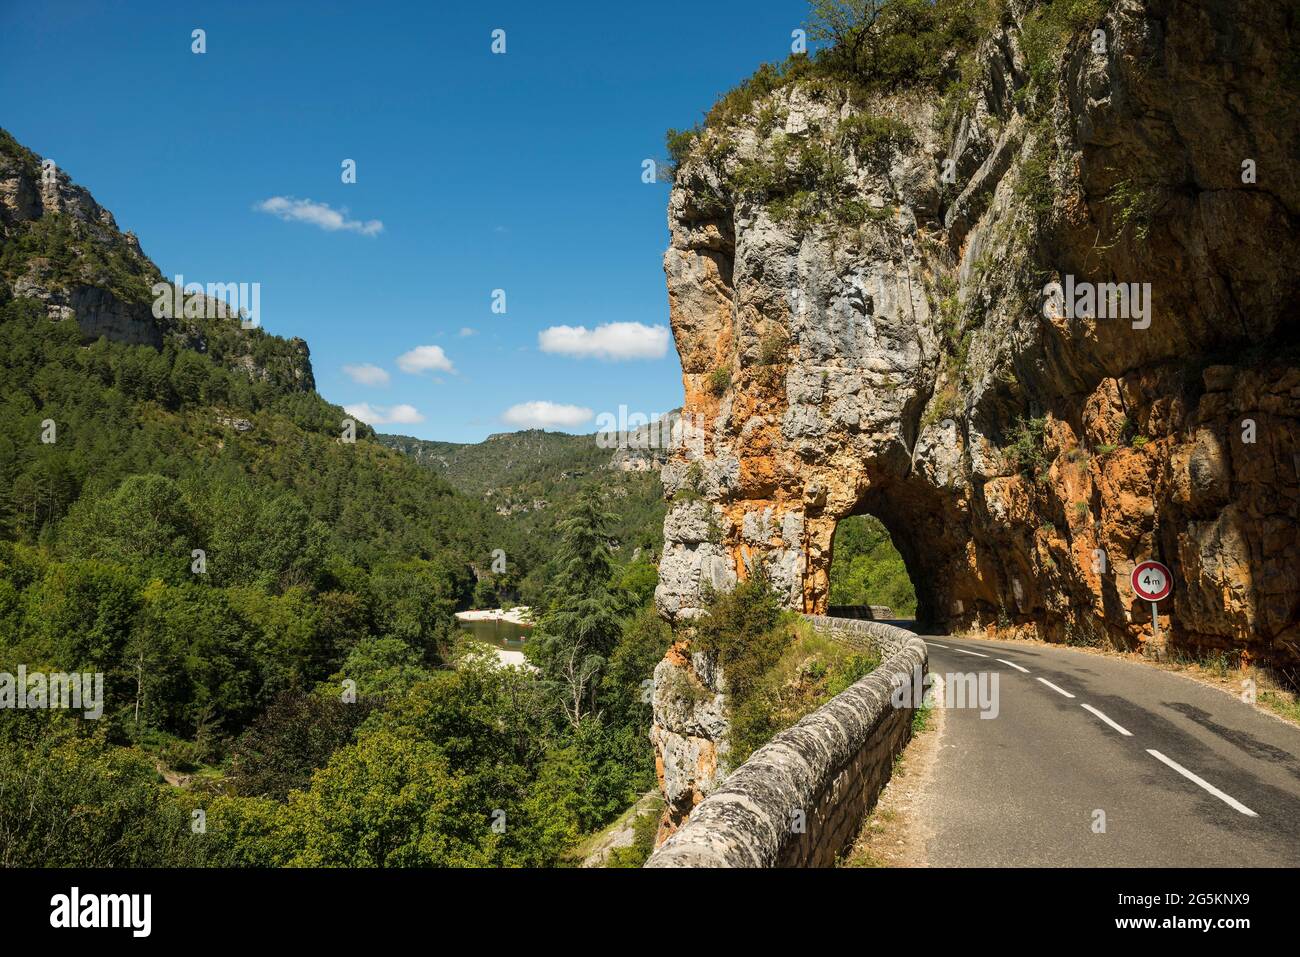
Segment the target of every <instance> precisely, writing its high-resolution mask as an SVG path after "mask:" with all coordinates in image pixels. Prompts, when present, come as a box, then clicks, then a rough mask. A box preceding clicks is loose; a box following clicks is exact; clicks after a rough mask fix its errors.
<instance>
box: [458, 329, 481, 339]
mask: <svg viewBox="0 0 1300 957" xmlns="http://www.w3.org/2000/svg"><path fill="white" fill-rule="evenodd" d="M477 333H478V330H477V329H471V328H470V327H469V326H461V327H460V337H461V338H462V339H464V338H466V337H467V336H472V335H475V334H477Z"/></svg>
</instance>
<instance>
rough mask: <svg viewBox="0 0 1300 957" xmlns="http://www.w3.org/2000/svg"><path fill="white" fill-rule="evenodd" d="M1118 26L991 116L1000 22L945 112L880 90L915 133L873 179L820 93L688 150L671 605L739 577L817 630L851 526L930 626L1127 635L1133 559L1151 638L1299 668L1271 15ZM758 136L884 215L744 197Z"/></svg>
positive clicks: (998, 87)
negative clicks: (1248, 172) (805, 213)
mask: <svg viewBox="0 0 1300 957" xmlns="http://www.w3.org/2000/svg"><path fill="white" fill-rule="evenodd" d="M1113 6H1115V7H1116V9H1115V10H1113V11H1112V12H1111V13H1110V14H1108V15H1107V16H1106V17H1105V18H1104V19H1103V20H1102V21H1101V23H1100V24H1099V25H1098V26H1099V28H1100V29H1102V30H1104V31H1105V35H1106V38H1107V41H1108V42H1107V43H1106V44H1105V50H1104V51H1100V52H1099V51H1097V50H1096V49H1094V48H1093V47H1092V46H1091V45H1090V44H1089V43H1088V42H1086V41H1087V33H1086V32H1084V33H1081V34H1080V36H1079V37H1078V38H1077V39H1076V40H1075V41H1074V43H1073V44H1072V45H1071V47H1070V49H1069V52H1068V53H1067V55H1066V56H1065V57H1064V58H1063V62H1062V64H1061V69H1060V71H1059V75H1058V76H1057V77H1056V80H1055V87H1054V89H1052V90H1049V91H1047V92H1046V93H1045V94H1043V95H1042V96H1041V97H1040V101H1039V105H1038V106H1037V107H1030V106H1026V105H1025V103H1024V102H1021V100H1018V99H1017V97H1016V96H1015V93H1016V90H1017V89H1019V88H1020V87H1022V86H1023V85H1024V83H1025V82H1026V69H1025V64H1024V62H1023V60H1022V59H1021V57H1020V54H1019V53H1018V52H1016V51H1018V50H1019V49H1020V46H1019V43H1018V29H1017V27H1015V26H1014V25H1013V26H1010V27H1008V28H1006V31H1005V33H1004V34H1001V35H999V36H994V37H990V38H989V40H988V42H987V44H986V46H985V47H984V49H983V50H982V51H981V54H982V60H981V62H986V63H987V64H989V66H988V70H987V72H986V73H985V75H984V77H983V79H982V85H980V86H979V89H978V90H977V93H976V96H975V97H974V99H973V103H974V105H973V106H972V107H970V108H969V109H968V110H967V111H966V112H965V113H959V114H958V116H957V118H956V120H952V121H949V122H946V123H944V122H940V121H939V120H938V118H937V116H936V113H937V110H938V103H937V100H938V98H937V97H936V96H932V95H928V94H924V93H920V92H911V93H907V94H900V95H898V96H896V97H895V98H893V99H889V100H881V101H879V102H878V103H877V104H876V106H875V112H877V113H880V114H887V115H891V116H893V117H895V118H897V119H899V120H901V121H902V122H904V123H906V124H907V126H908V127H909V129H910V130H911V132H912V139H913V142H912V143H911V144H908V145H905V146H900V147H895V148H893V149H892V151H891V152H890V153H889V155H888V156H887V157H885V158H884V159H883V160H882V159H881V158H880V157H879V156H877V157H874V158H862V157H859V156H857V155H856V154H855V153H854V152H853V150H852V149H851V148H848V147H844V146H842V142H843V139H842V138H840V137H837V135H836V131H837V130H838V129H839V125H840V124H841V123H843V121H844V119H845V118H846V117H849V116H851V115H853V114H854V113H855V112H856V111H857V110H858V107H855V106H851V105H849V104H848V103H847V102H846V101H844V100H843V99H837V98H836V96H835V95H834V94H829V95H827V94H826V93H825V92H824V91H822V92H820V93H818V94H817V95H816V96H814V95H813V94H812V93H810V92H809V91H807V90H806V89H803V90H801V89H798V88H795V89H793V90H791V89H786V90H783V91H781V92H778V93H777V94H775V95H774V96H773V97H771V98H770V99H769V100H768V101H766V102H765V103H760V104H756V106H755V111H756V112H757V111H758V110H759V109H760V108H763V107H764V106H767V107H770V108H771V110H772V111H774V113H775V116H776V121H775V123H771V124H759V123H758V122H757V121H756V120H755V121H753V122H748V123H742V124H741V125H740V126H738V127H735V128H731V129H729V130H726V131H721V132H719V131H710V132H708V133H706V137H705V140H704V141H703V143H702V144H701V146H700V147H699V148H697V149H696V151H695V154H694V156H693V158H692V159H690V160H689V161H688V162H686V163H685V164H684V165H683V166H682V168H681V169H680V170H679V173H678V177H677V181H676V185H675V187H674V190H673V193H672V198H671V201H670V209H669V225H670V229H671V232H672V241H671V245H670V248H669V249H668V251H667V254H666V255H665V262H664V268H665V273H666V276H667V282H668V291H669V301H670V306H671V315H672V325H673V331H674V335H675V338H676V342H677V348H678V351H679V353H680V355H681V360H682V369H683V374H684V375H683V378H684V384H685V392H686V404H685V412H686V413H688V414H691V415H694V416H696V417H697V421H702V422H703V423H704V424H705V428H704V437H703V442H702V445H701V447H699V448H695V449H690V450H682V451H680V452H678V453H677V455H676V457H675V459H674V460H673V461H672V462H671V463H670V464H669V465H668V466H667V467H666V468H665V470H664V481H665V487H666V490H667V493H668V495H669V496H670V497H671V498H673V500H674V503H675V504H674V505H673V507H672V508H671V509H670V513H669V515H668V518H667V520H666V522H665V552H664V558H663V561H662V563H661V579H660V585H659V589H658V591H657V594H656V598H657V602H658V605H659V608H660V610H661V612H662V613H663V614H664V615H665V616H666V617H668V618H670V619H671V620H675V621H681V620H689V619H690V618H691V617H693V616H695V615H696V614H698V613H699V609H700V604H701V592H702V589H703V587H704V585H705V584H708V585H711V586H712V587H715V588H716V587H727V586H728V585H729V584H730V583H731V582H733V581H735V580H736V579H737V578H738V577H744V576H745V575H746V574H748V572H749V569H750V568H751V567H752V563H753V561H754V560H755V559H757V558H760V557H761V558H762V560H764V561H765V562H766V564H767V567H768V570H769V572H770V574H771V577H772V580H773V581H774V582H775V584H776V586H777V587H778V588H779V589H781V590H782V593H783V594H784V595H785V597H786V599H787V601H788V603H789V604H790V605H791V607H797V608H802V609H803V610H806V611H812V612H822V611H824V610H825V608H826V604H827V596H828V571H829V567H830V562H831V539H832V535H833V533H834V529H835V525H836V523H837V522H838V521H839V520H840V519H841V518H843V517H845V516H847V515H850V514H855V513H859V512H864V511H868V512H871V513H873V514H875V515H877V516H878V517H879V518H880V519H881V520H882V521H883V522H884V523H885V525H886V526H887V527H888V528H889V530H890V533H891V535H892V537H893V539H894V542H895V544H896V545H897V546H898V548H899V550H900V552H901V553H902V555H903V558H904V560H905V561H906V562H907V565H908V568H909V571H910V573H911V575H912V578H913V582H914V584H915V585H916V589H917V593H918V599H919V603H920V614H921V615H922V616H923V617H925V618H928V619H929V620H930V621H932V622H933V623H934V625H935V627H937V628H947V629H952V630H959V629H969V628H982V629H985V630H987V631H989V632H992V633H997V634H1001V635H1024V636H1031V635H1032V636H1036V637H1041V638H1046V639H1049V640H1056V641H1074V642H1087V643H1107V644H1112V645H1116V646H1121V647H1130V648H1131V647H1138V646H1140V645H1142V644H1143V643H1145V642H1148V641H1150V640H1151V638H1152V628H1151V620H1150V619H1151V615H1150V606H1149V605H1147V604H1145V603H1142V602H1139V601H1136V600H1135V597H1134V595H1133V594H1132V591H1131V588H1130V586H1129V573H1130V571H1131V570H1132V568H1133V566H1134V564H1135V563H1136V562H1138V561H1140V560H1142V559H1145V558H1157V559H1159V560H1161V561H1163V562H1164V563H1165V564H1166V565H1168V566H1169V567H1170V568H1171V569H1172V571H1173V575H1174V592H1173V596H1172V598H1171V599H1170V600H1168V601H1166V602H1164V603H1163V604H1162V606H1161V614H1162V621H1161V625H1162V627H1161V631H1162V636H1161V637H1162V641H1163V643H1165V644H1167V645H1168V646H1170V647H1173V648H1176V649H1179V650H1181V651H1185V652H1188V653H1197V652H1217V651H1220V650H1229V651H1232V652H1233V653H1240V654H1242V655H1245V656H1250V657H1252V658H1259V659H1267V660H1271V661H1275V662H1279V663H1289V664H1291V665H1294V664H1296V663H1297V662H1298V661H1300V624H1298V623H1297V622H1298V619H1300V575H1298V573H1297V571H1296V567H1295V566H1296V559H1297V556H1300V542H1297V524H1298V523H1297V516H1298V514H1300V512H1298V510H1300V370H1298V369H1297V365H1296V358H1295V357H1296V351H1295V348H1296V347H1295V343H1296V340H1297V329H1298V323H1297V306H1296V301H1297V296H1298V295H1300V282H1298V280H1297V269H1296V265H1295V264H1296V263H1297V261H1300V248H1298V246H1300V243H1298V242H1297V234H1296V229H1295V223H1296V222H1297V219H1296V217H1297V214H1298V213H1300V179H1298V175H1300V174H1298V173H1297V164H1296V163H1295V157H1296V156H1297V155H1300V134H1298V131H1297V124H1298V122H1300V121H1298V120H1297V117H1300V99H1298V97H1297V91H1296V88H1295V87H1294V85H1290V86H1288V85H1285V84H1283V82H1282V81H1281V80H1280V79H1277V78H1279V77H1281V76H1283V74H1284V72H1285V64H1287V63H1289V62H1291V59H1292V53H1291V52H1290V50H1289V46H1288V44H1289V41H1288V39H1287V32H1286V28H1285V24H1284V22H1283V20H1282V19H1281V18H1282V17H1283V16H1284V15H1283V14H1282V13H1279V10H1278V7H1277V5H1276V4H1272V3H1267V2H1264V0H1249V2H1242V3H1232V4H1229V3H1221V2H1216V0H1196V2H1192V3H1181V2H1180V3H1175V2H1173V0H1167V2H1165V0H1147V2H1130V3H1124V4H1119V5H1113ZM780 138H784V141H783V142H784V144H785V147H788V145H789V143H791V142H794V143H797V144H802V143H808V142H818V143H820V145H821V147H822V148H824V149H828V150H830V149H839V150H840V151H841V154H840V156H839V159H840V160H842V161H843V163H844V180H845V182H846V184H847V185H846V190H847V191H848V193H849V194H851V195H852V196H854V197H856V199H857V201H859V202H860V203H861V204H862V205H863V206H864V207H865V208H867V209H868V210H875V211H876V212H874V213H871V214H869V215H866V216H865V217H859V218H858V220H857V221H855V222H845V221H844V220H843V218H841V217H838V216H837V215H836V214H835V213H834V212H833V211H832V213H831V215H828V216H824V217H822V218H821V219H820V221H807V220H804V221H801V220H800V219H799V218H798V217H793V218H791V217H789V216H787V217H785V218H782V216H781V215H779V213H780V210H779V209H778V206H779V202H778V201H777V200H779V199H780V197H774V196H773V195H772V194H771V193H770V192H769V193H766V194H765V193H764V192H762V191H761V190H755V189H754V188H753V187H752V186H742V185H739V184H742V183H746V182H749V183H752V182H753V181H754V177H752V176H750V177H748V179H747V178H746V177H744V176H740V175H738V173H742V172H744V171H745V170H746V169H753V168H755V164H760V165H761V164H764V163H766V164H769V166H770V164H772V163H774V162H778V160H777V159H775V157H777V156H781V155H789V154H790V153H791V151H790V150H789V149H788V148H785V147H782V148H780V149H778V146H779V144H780V143H781V142H782V140H781V139H780ZM834 144H841V145H839V146H836V145H834ZM946 159H952V160H954V161H955V165H954V169H955V171H956V174H957V181H956V183H955V184H951V185H947V184H944V183H943V182H942V181H941V174H942V171H943V168H944V160H946ZM1247 159H1249V160H1252V161H1253V168H1254V169H1255V170H1256V171H1257V179H1256V181H1254V182H1248V181H1243V168H1244V167H1243V162H1244V161H1245V160H1247ZM1051 283H1058V284H1059V286H1060V288H1059V289H1058V288H1057V287H1053V286H1050V285H1049V284H1051ZM1089 284H1092V285H1089ZM1104 284H1111V285H1109V286H1107V285H1104ZM1094 286H1095V287H1096V288H1094ZM1094 293H1095V295H1093V294H1094ZM1067 294H1070V295H1068V299H1067Z"/></svg>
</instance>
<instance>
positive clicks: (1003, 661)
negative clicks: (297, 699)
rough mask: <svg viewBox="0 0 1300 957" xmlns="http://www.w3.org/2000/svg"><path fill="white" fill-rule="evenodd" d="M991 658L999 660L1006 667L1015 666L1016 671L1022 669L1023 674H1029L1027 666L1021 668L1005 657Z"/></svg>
mask: <svg viewBox="0 0 1300 957" xmlns="http://www.w3.org/2000/svg"><path fill="white" fill-rule="evenodd" d="M993 660H994V661H997V662H1001V663H1002V664H1004V665H1007V666H1008V667H1011V668H1015V669H1016V670H1017V671H1023V672H1024V673H1025V674H1029V669H1028V668H1022V667H1020V666H1019V665H1018V664H1016V663H1015V662H1014V661H1007V659H1005V658H994V659H993Z"/></svg>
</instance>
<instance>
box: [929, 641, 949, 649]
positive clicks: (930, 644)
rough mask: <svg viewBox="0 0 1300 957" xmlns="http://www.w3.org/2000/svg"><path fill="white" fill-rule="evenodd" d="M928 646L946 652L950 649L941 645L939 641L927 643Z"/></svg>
mask: <svg viewBox="0 0 1300 957" xmlns="http://www.w3.org/2000/svg"><path fill="white" fill-rule="evenodd" d="M926 644H927V645H929V646H930V647H931V648H943V649H944V650H947V648H948V646H947V645H941V644H939V642H937V641H927V642H926Z"/></svg>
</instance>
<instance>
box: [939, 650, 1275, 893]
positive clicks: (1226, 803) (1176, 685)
mask: <svg viewBox="0 0 1300 957" xmlns="http://www.w3.org/2000/svg"><path fill="white" fill-rule="evenodd" d="M925 641H926V643H927V644H928V645H929V648H930V670H931V672H932V673H937V674H939V675H945V676H947V675H951V676H953V680H957V681H962V682H965V685H966V687H967V688H969V687H970V684H969V679H963V678H960V677H957V676H960V675H963V674H975V675H977V676H978V675H979V674H980V673H984V675H985V677H984V681H985V686H984V687H985V691H986V692H989V693H991V691H992V688H993V685H992V681H993V678H994V676H995V675H996V678H997V692H998V693H997V695H996V699H992V698H989V699H986V704H987V703H989V702H991V701H993V700H996V705H997V711H996V717H990V718H981V717H980V709H979V707H978V702H976V706H975V707H965V708H950V709H948V710H946V712H945V716H944V730H943V735H942V738H941V739H940V741H939V750H938V754H937V755H936V757H935V764H934V773H933V776H932V778H931V782H932V783H931V785H930V792H931V793H930V794H929V795H928V796H927V800H926V802H925V804H926V811H925V818H926V825H927V827H928V830H929V832H930V836H929V840H928V842H927V852H928V857H929V860H930V863H931V864H932V865H938V866H967V867H969V866H993V867H1008V866H1047V867H1050V866H1062V867H1157V866H1164V867H1232V866H1277V867H1297V866H1300V729H1298V728H1295V727H1293V726H1291V725H1288V724H1285V723H1283V722H1282V721H1279V720H1277V719H1275V718H1273V717H1271V716H1269V715H1267V714H1263V713H1261V712H1260V711H1258V710H1256V709H1255V708H1254V707H1253V706H1251V705H1249V704H1246V703H1244V702H1242V701H1240V700H1238V699H1237V698H1235V697H1234V696H1232V695H1230V694H1226V693H1224V692H1223V691H1220V690H1217V689H1215V688H1211V687H1207V686H1205V685H1201V684H1198V683H1196V682H1194V681H1192V680H1190V679H1188V678H1184V677H1181V676H1180V675H1177V674H1175V673H1171V672H1168V671H1162V670H1160V669H1157V668H1154V667H1151V666H1148V665H1144V664H1142V663H1141V662H1129V661H1124V660H1120V659H1112V658H1104V657H1101V656H1097V655H1091V654H1086V653H1083V652H1078V651H1074V650H1071V649H1068V648H1057V647H1044V646H1041V645H1031V644H1025V643H1021V642H1007V641H984V640H975V639H966V638H948V637H939V636H935V637H928V636H926V637H925ZM1067 695H1071V696H1072V697H1067ZM1090 709H1091V710H1090ZM985 711H986V712H987V713H990V714H992V713H993V709H992V708H985ZM1098 811H1101V812H1104V815H1105V818H1104V825H1105V829H1104V831H1101V832H1098V831H1097V829H1096V828H1097V825H1098V823H1099V822H1100V820H1101V819H1100V818H1099V817H1098V816H1097V814H1096V812H1098Z"/></svg>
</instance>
